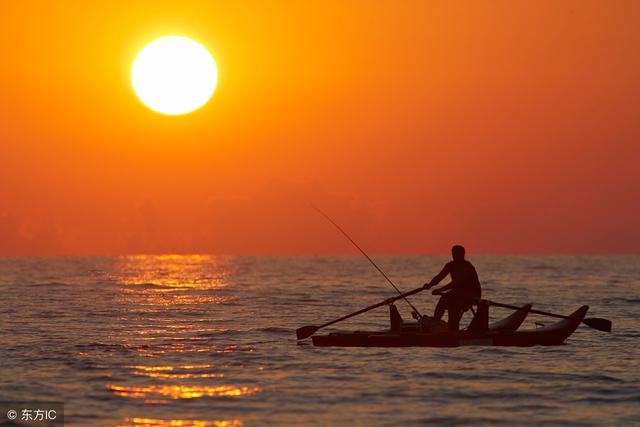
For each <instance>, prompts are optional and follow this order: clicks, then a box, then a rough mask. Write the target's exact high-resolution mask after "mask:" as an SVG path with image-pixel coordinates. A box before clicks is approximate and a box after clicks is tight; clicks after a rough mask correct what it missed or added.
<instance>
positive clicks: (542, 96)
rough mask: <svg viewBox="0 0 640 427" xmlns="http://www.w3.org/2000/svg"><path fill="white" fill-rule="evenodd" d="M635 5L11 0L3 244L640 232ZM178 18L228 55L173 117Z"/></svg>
mask: <svg viewBox="0 0 640 427" xmlns="http://www.w3.org/2000/svg"><path fill="white" fill-rule="evenodd" d="M638 22H640V3H638V2H635V1H616V2H600V1H563V2H553V1H536V2H509V1H504V2H500V1H499V2H469V3H464V4H462V3H456V2H418V1H416V2H410V1H409V2H392V1H388V2H387V1H380V2H371V1H362V2H339V1H335V2H320V3H313V4H311V3H307V2H295V3H294V2H261V1H258V2H251V1H249V2H195V1H193V2H192V1H186V0H181V1H146V2H145V1H141V2H111V1H108V2H107V1H104V2H99V1H96V2H71V1H57V2H44V1H43V2H17V1H15V2H6V3H4V4H3V6H2V14H0V57H1V58H2V66H1V67H0V81H1V82H2V91H1V92H0V162H1V165H0V183H1V184H0V254H5V255H19V254H123V253H159V252H163V253H164V252H169V253H174V252H190V253H194V252H205V253H225V254H328V253H339V254H355V253H356V252H355V251H354V249H353V248H352V247H350V246H349V244H348V243H347V242H345V240H344V239H343V238H342V237H341V236H340V235H339V234H337V233H336V232H335V230H333V229H332V228H331V225H329V224H328V223H327V222H326V221H325V220H323V219H322V218H321V217H320V216H318V214H317V213H315V212H314V211H313V210H312V209H311V208H310V207H309V206H308V203H309V202H313V203H315V204H317V205H319V206H321V207H322V208H323V209H324V210H325V211H327V212H328V213H329V214H330V215H332V216H333V217H334V219H336V220H337V221H338V222H339V223H340V224H341V225H342V226H343V227H344V228H346V229H347V230H348V231H350V232H351V234H352V235H353V237H354V238H355V239H356V240H357V241H358V242H359V243H361V245H362V246H363V247H364V248H365V249H368V250H370V251H371V252H372V253H379V254H432V253H434V254H435V253H442V254H444V253H446V252H447V251H448V249H449V247H450V245H451V244H452V243H463V244H465V245H466V246H467V248H468V251H469V253H476V254H477V253H484V254H493V253H507V254H508V253H517V254H530V253H550V254H557V253H576V254H590V253H603V254H608V253H640V243H639V242H640V227H639V226H638V217H639V215H638V214H639V213H640V167H639V163H640V127H639V126H638V122H639V118H640V114H639V113H640V106H639V105H640V104H639V101H638V100H639V99H640V79H639V78H638V76H639V75H640V55H639V54H638V46H640V27H639V26H638ZM164 35H183V36H186V37H192V38H193V39H195V40H198V41H199V42H200V43H202V44H203V45H204V46H206V48H207V49H208V50H209V51H210V52H211V54H212V55H213V56H214V58H215V60H216V63H217V65H218V71H219V76H218V85H217V88H216V91H215V93H214V95H213V97H212V99H211V100H210V101H209V102H208V104H206V105H205V106H204V107H203V108H201V109H200V110H197V111H196V112H194V113H192V114H188V115H185V116H177V117H167V116H163V115H160V114H156V113H154V112H153V111H151V110H149V109H148V108H146V107H144V106H143V105H142V104H141V103H140V102H139V100H138V99H137V98H136V96H135V94H134V93H133V90H132V88H131V84H130V81H129V73H130V67H131V63H132V61H133V59H134V58H135V55H136V54H137V52H139V50H140V49H141V48H142V47H143V46H144V45H145V44H147V43H148V42H150V41H152V40H154V39H156V38H158V37H161V36H164Z"/></svg>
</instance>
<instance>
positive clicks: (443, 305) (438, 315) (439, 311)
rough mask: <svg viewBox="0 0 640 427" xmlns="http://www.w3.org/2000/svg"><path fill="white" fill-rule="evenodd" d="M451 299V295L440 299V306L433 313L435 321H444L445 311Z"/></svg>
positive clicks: (445, 295)
mask: <svg viewBox="0 0 640 427" xmlns="http://www.w3.org/2000/svg"><path fill="white" fill-rule="evenodd" d="M450 299H451V297H450V296H449V294H444V295H442V296H441V297H440V299H439V300H438V304H437V305H436V309H435V311H434V312H433V318H434V319H436V320H440V319H442V316H444V311H445V310H446V309H447V308H448V306H449V301H450Z"/></svg>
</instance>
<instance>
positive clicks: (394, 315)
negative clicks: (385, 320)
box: [389, 304, 403, 331]
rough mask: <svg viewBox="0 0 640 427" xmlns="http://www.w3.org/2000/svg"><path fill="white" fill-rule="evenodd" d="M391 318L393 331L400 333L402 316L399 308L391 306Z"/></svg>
mask: <svg viewBox="0 0 640 427" xmlns="http://www.w3.org/2000/svg"><path fill="white" fill-rule="evenodd" d="M389 318H390V323H391V330H392V331H399V330H401V329H402V323H403V322H402V317H401V316H400V312H399V311H398V308H397V307H396V306H395V305H393V304H389Z"/></svg>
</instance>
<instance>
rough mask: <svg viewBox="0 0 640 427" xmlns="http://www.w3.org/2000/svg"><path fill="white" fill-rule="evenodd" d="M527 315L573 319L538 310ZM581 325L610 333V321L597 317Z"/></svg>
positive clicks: (518, 308)
mask: <svg viewBox="0 0 640 427" xmlns="http://www.w3.org/2000/svg"><path fill="white" fill-rule="evenodd" d="M489 304H490V305H495V306H496V307H503V308H511V309H513V310H520V309H521V308H522V307H517V306H515V305H509V304H502V303H499V302H493V301H489ZM529 313H535V314H542V315H544V316H550V317H557V318H559V319H571V320H575V319H573V317H570V316H563V315H561V314H555V313H549V312H548V311H540V310H529ZM582 323H584V324H585V325H587V326H589V327H590V328H593V329H597V330H599V331H603V332H611V320H607V319H601V318H599V317H590V318H588V319H583V320H582Z"/></svg>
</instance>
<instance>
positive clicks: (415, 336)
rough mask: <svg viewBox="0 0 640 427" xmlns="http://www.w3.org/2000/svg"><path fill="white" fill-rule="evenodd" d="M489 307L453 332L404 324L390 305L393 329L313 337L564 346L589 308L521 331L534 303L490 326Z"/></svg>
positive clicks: (351, 342) (359, 343) (369, 343)
mask: <svg viewBox="0 0 640 427" xmlns="http://www.w3.org/2000/svg"><path fill="white" fill-rule="evenodd" d="M488 307H489V304H486V305H484V306H483V305H479V306H478V310H477V312H476V313H475V315H474V318H473V320H472V321H471V323H470V325H469V327H468V328H467V329H465V330H461V331H458V332H452V331H450V330H447V329H446V328H434V329H429V328H425V327H424V325H423V324H420V323H410V324H407V323H405V322H403V321H402V319H401V318H400V315H399V313H398V311H397V309H396V308H395V306H393V305H391V306H390V317H391V328H390V329H387V330H383V331H370V332H367V331H355V332H334V333H330V334H327V335H314V336H312V337H311V339H312V341H313V345H314V346H317V347H460V346H469V345H485V346H516V347H531V346H534V345H545V346H552V345H561V344H563V343H564V341H565V340H566V339H567V338H568V337H569V336H570V335H571V334H573V332H574V331H575V330H576V329H577V328H578V326H579V325H580V323H582V322H583V320H584V318H585V315H586V313H587V311H588V310H589V306H586V305H584V306H582V307H580V308H579V309H578V310H576V311H575V312H573V313H572V314H570V315H569V316H557V317H563V319H562V320H560V321H558V322H556V323H553V324H550V325H547V326H543V327H540V328H536V329H531V330H518V328H519V327H520V325H521V324H522V323H523V322H524V320H525V318H526V317H527V315H528V314H529V312H530V311H531V304H527V305H524V306H522V307H520V308H519V309H518V310H517V311H515V312H514V313H513V314H511V315H510V316H508V317H506V318H504V319H502V320H499V321H497V322H494V323H491V324H489V323H488Z"/></svg>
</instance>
